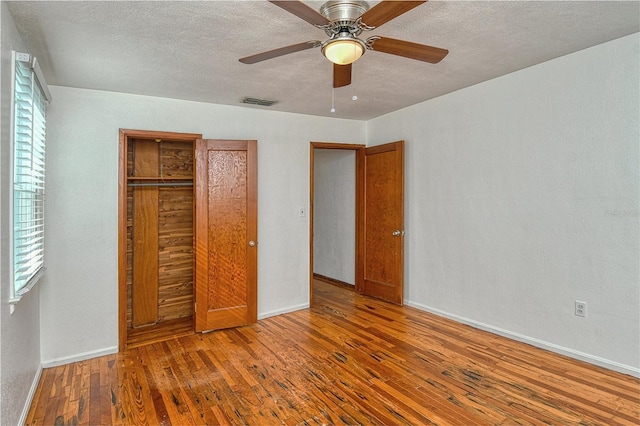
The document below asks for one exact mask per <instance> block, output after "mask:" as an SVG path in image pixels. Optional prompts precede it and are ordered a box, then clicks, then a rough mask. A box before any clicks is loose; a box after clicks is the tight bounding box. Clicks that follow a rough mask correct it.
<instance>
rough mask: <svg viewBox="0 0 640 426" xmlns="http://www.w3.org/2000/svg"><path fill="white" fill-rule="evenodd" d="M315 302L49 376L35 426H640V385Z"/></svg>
mask: <svg viewBox="0 0 640 426" xmlns="http://www.w3.org/2000/svg"><path fill="white" fill-rule="evenodd" d="M314 294H315V298H314V306H313V308H312V309H310V310H303V311H297V312H293V313H290V314H285V315H279V316H276V317H271V318H268V319H265V320H262V321H260V322H259V323H258V324H254V325H251V326H247V327H241V328H237V329H229V330H223V331H217V332H212V333H208V334H195V335H189V336H183V337H179V338H175V339H170V340H166V341H163V342H155V343H152V344H148V345H145V346H140V347H136V348H131V349H128V350H127V351H125V352H122V353H119V354H116V355H110V356H104V357H100V358H94V359H92V360H88V361H83V362H77V363H73V364H68V365H64V366H60V367H55V368H50V369H46V370H44V372H43V374H42V377H41V380H40V384H39V386H38V388H37V390H36V394H35V397H34V400H33V403H32V406H31V410H30V411H29V415H28V419H27V424H34V425H36V424H46V425H50V424H59V425H62V424H90V425H98V424H121V425H129V424H154V425H155V424H158V425H170V424H173V425H187V424H209V425H216V424H249V425H275V424H286V425H314V424H363V425H369V424H389V425H390V424H416V425H428V424H438V425H475V424H481V425H487V424H492V425H493V424H508V425H515V424H527V425H529V424H532V425H542V424H553V425H567V424H571V425H574V424H575V425H613V424H621V425H637V424H639V423H640V380H638V379H636V378H633V377H631V376H626V375H623V374H619V373H615V372H612V371H608V370H604V369H601V368H598V367H594V366H592V365H589V364H585V363H582V362H579V361H576V360H572V359H569V358H566V357H563V356H560V355H556V354H553V353H550V352H546V351H543V350H540V349H537V348H534V347H531V346H529V345H526V344H522V343H518V342H514V341H511V340H508V339H505V338H502V337H499V336H495V335H492V334H490V333H486V332H483V331H479V330H475V329H473V328H470V327H467V326H464V325H460V324H458V323H455V322H453V321H449V320H446V319H443V318H440V317H437V316H434V315H431V314H429V313H425V312H422V311H419V310H416V309H413V308H409V307H398V306H393V305H389V304H386V303H384V302H379V301H376V300H373V299H369V298H366V297H362V296H359V295H356V294H355V293H354V292H353V291H349V290H345V289H343V288H339V287H336V286H333V285H330V284H326V283H322V282H320V281H317V282H316V283H315V293H314Z"/></svg>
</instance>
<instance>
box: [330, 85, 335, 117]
mask: <svg viewBox="0 0 640 426" xmlns="http://www.w3.org/2000/svg"><path fill="white" fill-rule="evenodd" d="M335 91H336V89H335V88H333V87H332V88H331V109H330V110H329V111H330V112H336V106H335V103H334V101H335Z"/></svg>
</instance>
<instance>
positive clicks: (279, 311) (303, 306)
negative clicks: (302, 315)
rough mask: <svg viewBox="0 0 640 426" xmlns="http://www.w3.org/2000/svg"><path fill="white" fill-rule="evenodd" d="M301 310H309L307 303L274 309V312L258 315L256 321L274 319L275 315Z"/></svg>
mask: <svg viewBox="0 0 640 426" xmlns="http://www.w3.org/2000/svg"><path fill="white" fill-rule="evenodd" d="M302 309H309V304H308V303H302V304H300V305H294V306H288V307H286V308H283V309H276V310H275V311H269V312H262V313H261V314H258V319H259V320H262V319H265V318H269V317H275V316H276V315H282V314H288V313H289V312H295V311H301V310H302Z"/></svg>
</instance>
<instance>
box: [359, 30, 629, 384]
mask: <svg viewBox="0 0 640 426" xmlns="http://www.w3.org/2000/svg"><path fill="white" fill-rule="evenodd" d="M639 45H640V40H639V36H638V34H635V35H631V36H628V37H625V38H622V39H618V40H615V41H612V42H609V43H606V44H603V45H599V46H596V47H593V48H590V49H586V50H583V51H580V52H577V53H574V54H572V55H568V56H565V57H562V58H559V59H556V60H553V61H549V62H546V63H543V64H540V65H538V66H535V67H532V68H528V69H525V70H522V71H519V72H516V73H513V74H510V75H507V76H504V77H501V78H498V79H495V80H492V81H488V82H485V83H482V84H479V85H476V86H473V87H470V88H467V89H464V90H460V91H458V92H455V93H451V94H448V95H445V96H442V97H440V98H436V99H433V100H430V101H427V102H424V103H421V104H418V105H415V106H413V107H410V108H406V109H404V110H401V111H397V112H395V113H392V114H388V115H386V116H383V117H380V118H377V119H374V120H371V121H370V122H368V124H367V134H368V144H370V145H376V144H380V143H383V142H387V141H391V140H397V139H404V140H406V183H407V185H406V192H407V196H406V232H407V233H406V239H405V241H406V247H405V248H406V253H407V254H406V270H405V279H406V281H405V283H406V288H405V297H406V299H407V302H408V303H409V304H411V305H414V306H418V307H422V308H426V309H429V310H432V311H435V312H438V313H441V314H445V315H448V316H451V317H453V318H457V319H462V320H464V321H467V322H470V323H472V324H475V325H478V326H481V327H485V328H489V329H492V330H494V331H498V332H501V333H503V334H506V335H510V336H511V337H515V338H518V339H520V340H525V341H528V342H531V343H534V344H537V345H539V346H544V347H548V348H551V349H554V350H557V351H560V352H565V353H568V354H571V355H572V356H575V357H578V358H583V359H588V360H590V361H591V362H594V363H598V364H601V365H606V366H608V367H610V368H615V369H618V370H621V371H624V372H627V373H632V374H635V375H638V374H639V373H640V369H639V367H640V342H639V339H640V308H639V307H640V295H639V290H640V278H639V266H640V265H639V259H640V250H639V247H638V246H639V244H638V243H639V241H638V237H639V208H638V207H639V204H638V196H639V186H638V185H639V182H640V175H639V170H638V167H639V164H640V158H639V154H638V144H639V142H638V141H639V139H638V138H639V134H640V125H639V116H640V113H639V112H640V111H639V109H640V108H639V99H638V98H639V94H640V84H639V78H640V77H639V76H640V70H639V69H638V68H639V66H638V64H639V53H638V50H639V49H638V47H639ZM575 300H581V301H586V302H587V303H588V308H587V312H588V313H587V317H586V318H580V317H577V316H575V315H574V301H575Z"/></svg>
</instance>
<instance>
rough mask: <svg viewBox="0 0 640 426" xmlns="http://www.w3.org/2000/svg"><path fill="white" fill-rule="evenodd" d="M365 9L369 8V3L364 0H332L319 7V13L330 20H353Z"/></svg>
mask: <svg viewBox="0 0 640 426" xmlns="http://www.w3.org/2000/svg"><path fill="white" fill-rule="evenodd" d="M367 10H369V5H368V4H367V2H366V1H358V0H346V1H345V0H332V1H328V2H326V3H325V4H323V5H322V6H321V7H320V14H321V15H322V16H324V17H325V18H327V19H328V20H329V21H331V22H333V21H347V22H353V21H355V20H356V19H358V18H359V17H360V15H362V14H363V13H365V12H366V11H367Z"/></svg>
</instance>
